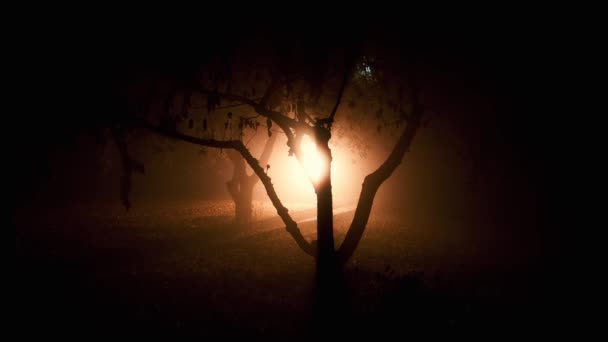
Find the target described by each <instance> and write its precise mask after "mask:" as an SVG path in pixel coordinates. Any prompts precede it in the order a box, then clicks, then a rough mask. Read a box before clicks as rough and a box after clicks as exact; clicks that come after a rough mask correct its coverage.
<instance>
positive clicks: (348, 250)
mask: <svg viewBox="0 0 608 342" xmlns="http://www.w3.org/2000/svg"><path fill="white" fill-rule="evenodd" d="M412 97H413V102H414V109H413V111H412V114H411V115H410V117H409V118H408V121H407V126H406V128H405V130H404V131H403V134H402V135H401V137H400V138H399V141H398V142H397V144H396V145H395V147H394V148H393V150H392V151H391V153H390V155H389V156H388V158H386V160H385V161H384V162H383V163H382V165H380V167H378V169H376V170H375V171H374V172H372V173H370V174H369V175H367V176H366V177H365V180H364V181H363V185H362V188H361V194H360V195H359V201H358V203H357V209H356V210H355V216H354V217H353V221H352V223H351V225H350V228H349V229H348V232H347V233H346V236H345V238H344V241H343V242H342V245H340V248H339V250H338V258H339V261H340V263H341V264H344V263H346V262H347V261H348V259H350V257H351V256H352V255H353V253H354V251H355V249H356V248H357V246H358V245H359V241H360V240H361V237H362V236H363V233H364V231H365V227H366V226H367V222H368V220H369V215H370V213H371V209H372V205H373V202H374V197H375V195H376V192H377V191H378V189H379V188H380V186H381V185H382V184H383V183H384V181H386V180H387V179H388V178H389V177H390V176H391V174H392V173H393V171H395V169H396V168H397V166H399V164H401V162H402V160H403V157H404V155H405V153H406V152H407V151H408V150H409V147H410V145H411V143H412V140H413V139H414V136H415V135H416V131H417V130H418V127H419V126H420V120H421V119H422V115H423V112H424V108H423V106H422V105H421V104H420V103H419V102H418V94H417V91H416V90H415V88H413V89H412Z"/></svg>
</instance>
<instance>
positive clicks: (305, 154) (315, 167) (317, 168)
mask: <svg viewBox="0 0 608 342" xmlns="http://www.w3.org/2000/svg"><path fill="white" fill-rule="evenodd" d="M300 147H301V149H302V164H303V166H304V169H305V170H306V174H308V176H309V177H310V179H312V181H313V182H317V181H319V178H320V177H321V174H322V172H323V169H324V168H325V162H324V160H323V158H321V155H320V154H319V152H318V151H317V145H316V144H315V143H314V141H313V140H312V139H311V138H310V137H309V136H304V137H302V142H301V145H300Z"/></svg>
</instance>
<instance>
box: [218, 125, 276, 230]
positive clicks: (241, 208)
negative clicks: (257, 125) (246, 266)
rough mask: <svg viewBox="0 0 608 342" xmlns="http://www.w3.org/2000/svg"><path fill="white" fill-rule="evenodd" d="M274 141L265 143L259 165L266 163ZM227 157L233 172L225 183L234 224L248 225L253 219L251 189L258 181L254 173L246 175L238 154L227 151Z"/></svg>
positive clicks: (270, 139)
mask: <svg viewBox="0 0 608 342" xmlns="http://www.w3.org/2000/svg"><path fill="white" fill-rule="evenodd" d="M275 141H276V135H274V136H272V137H270V138H269V139H268V140H267V141H266V144H265V145H264V150H263V151H262V155H261V157H260V164H261V165H262V166H264V165H266V164H267V163H268V159H270V155H271V154H272V149H273V147H274V143H275ZM228 157H229V158H230V160H231V161H232V165H233V167H234V172H233V174H232V179H231V180H230V181H229V182H228V183H226V186H227V187H228V192H229V193H230V196H232V200H233V201H234V218H235V222H236V223H238V224H249V223H251V220H252V218H253V188H254V187H255V185H256V184H257V182H258V181H259V180H260V179H259V177H258V176H257V175H256V174H255V173H254V174H252V175H247V172H246V170H245V159H243V156H241V155H240V154H239V153H238V152H236V151H229V152H228Z"/></svg>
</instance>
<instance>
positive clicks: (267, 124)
mask: <svg viewBox="0 0 608 342" xmlns="http://www.w3.org/2000/svg"><path fill="white" fill-rule="evenodd" d="M266 127H268V130H270V129H271V128H272V120H270V119H266Z"/></svg>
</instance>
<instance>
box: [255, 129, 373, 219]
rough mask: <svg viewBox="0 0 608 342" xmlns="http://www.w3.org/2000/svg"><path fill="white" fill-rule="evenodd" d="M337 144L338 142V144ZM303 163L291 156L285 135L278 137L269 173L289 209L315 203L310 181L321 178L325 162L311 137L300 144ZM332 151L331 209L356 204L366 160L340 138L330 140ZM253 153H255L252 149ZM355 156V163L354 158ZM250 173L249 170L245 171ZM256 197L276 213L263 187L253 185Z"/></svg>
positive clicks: (306, 206) (308, 207)
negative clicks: (356, 160) (356, 161)
mask: <svg viewBox="0 0 608 342" xmlns="http://www.w3.org/2000/svg"><path fill="white" fill-rule="evenodd" d="M336 143H340V144H339V146H338V144H336ZM300 147H301V149H302V163H300V162H299V161H298V159H297V158H296V157H295V156H293V155H292V156H290V155H289V153H288V148H287V139H286V137H285V136H284V135H281V136H279V140H277V142H276V145H275V148H274V151H273V153H272V155H271V157H270V160H269V161H268V164H270V166H271V167H270V169H269V170H268V175H269V176H270V178H271V179H272V184H273V186H274V188H275V190H276V192H277V195H278V196H279V198H280V199H281V201H282V203H283V205H284V206H285V207H287V208H288V209H289V210H290V211H298V210H304V209H310V208H314V207H315V206H316V204H317V198H316V195H315V189H314V186H313V183H316V182H318V181H319V180H320V177H321V176H322V174H323V172H324V169H325V166H324V165H325V164H324V163H325V161H324V160H323V158H322V157H321V155H320V153H319V152H318V151H317V148H316V145H315V143H314V141H313V139H312V138H311V137H309V136H303V137H302V141H301V145H300ZM330 148H331V152H332V158H333V160H332V163H331V183H332V193H333V200H334V209H337V208H341V207H344V206H349V205H352V204H353V203H356V201H357V198H358V195H359V192H360V190H361V182H363V177H364V176H365V173H364V172H369V170H367V169H364V167H365V166H366V164H367V163H363V162H362V160H360V159H359V158H358V156H357V155H353V153H352V152H351V151H350V150H349V149H348V144H347V142H346V141H339V140H338V139H337V138H335V139H332V141H330ZM253 153H254V155H255V154H256V153H258V152H257V150H256V151H253ZM354 159H358V160H359V161H358V163H357V164H354V163H353V160H354ZM248 172H249V173H251V172H252V171H251V170H248ZM254 191H255V193H256V195H255V196H256V199H259V200H261V201H266V202H265V203H266V205H265V208H266V209H267V210H268V213H269V215H276V210H275V209H274V207H273V206H272V204H270V203H267V201H268V196H267V194H266V190H265V189H264V187H263V186H261V185H260V186H256V187H255V189H254Z"/></svg>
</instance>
